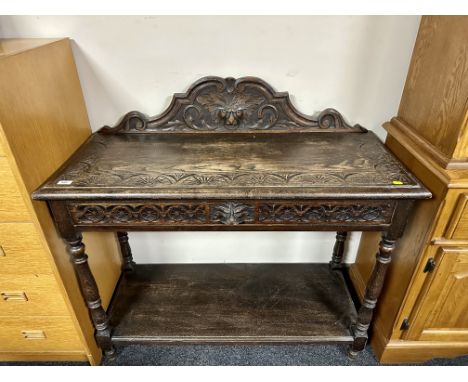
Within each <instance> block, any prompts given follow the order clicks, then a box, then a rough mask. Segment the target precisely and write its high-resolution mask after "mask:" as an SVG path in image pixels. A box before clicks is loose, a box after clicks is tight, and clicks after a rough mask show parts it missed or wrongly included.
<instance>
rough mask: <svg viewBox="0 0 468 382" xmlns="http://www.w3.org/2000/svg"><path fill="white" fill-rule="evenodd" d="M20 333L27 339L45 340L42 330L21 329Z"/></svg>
mask: <svg viewBox="0 0 468 382" xmlns="http://www.w3.org/2000/svg"><path fill="white" fill-rule="evenodd" d="M21 334H22V335H23V337H24V338H26V339H27V340H45V339H46V338H47V337H46V335H45V333H44V332H43V331H42V330H23V331H22V332H21Z"/></svg>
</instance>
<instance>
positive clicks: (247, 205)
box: [68, 200, 395, 227]
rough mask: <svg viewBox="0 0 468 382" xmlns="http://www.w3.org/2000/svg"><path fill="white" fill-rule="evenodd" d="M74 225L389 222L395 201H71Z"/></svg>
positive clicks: (378, 223)
mask: <svg viewBox="0 0 468 382" xmlns="http://www.w3.org/2000/svg"><path fill="white" fill-rule="evenodd" d="M68 208H69V211H70V214H71V216H72V218H73V221H74V223H75V224H76V225H77V226H86V225H93V226H96V225H102V226H125V225H127V224H128V225H132V226H135V225H136V226H138V225H141V226H145V227H147V226H158V225H162V226H174V225H179V226H203V225H207V226H213V225H215V226H216V225H218V226H238V225H244V226H245V225H248V226H255V225H261V226H263V227H266V226H275V225H281V226H287V225H292V226H301V225H303V226H312V225H320V226H327V225H338V224H341V223H347V224H349V223H356V225H357V226H366V225H369V226H371V225H374V226H375V225H388V224H390V222H391V219H392V216H393V211H394V209H395V203H394V202H391V201H375V202H369V201H366V202H365V203H360V202H359V201H355V202H354V201H353V202H349V201H343V202H333V201H306V202H301V201H294V202H291V201H287V202H283V201H278V202H275V201H272V202H256V201H239V200H237V201H211V202H148V201H147V202H141V203H137V202H128V203H127V202H122V203H112V202H99V203H97V202H90V203H71V204H69V205H68Z"/></svg>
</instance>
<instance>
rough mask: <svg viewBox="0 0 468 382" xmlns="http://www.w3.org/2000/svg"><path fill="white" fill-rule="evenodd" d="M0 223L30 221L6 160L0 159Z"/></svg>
mask: <svg viewBox="0 0 468 382" xmlns="http://www.w3.org/2000/svg"><path fill="white" fill-rule="evenodd" d="M0 181H1V182H2V186H1V187H0V222H18V221H30V220H31V216H30V214H29V211H28V209H27V207H26V204H25V202H24V200H23V197H22V196H21V193H20V190H19V188H18V185H17V184H16V180H15V178H14V176H13V173H12V172H11V169H10V166H9V164H8V161H7V158H2V157H0Z"/></svg>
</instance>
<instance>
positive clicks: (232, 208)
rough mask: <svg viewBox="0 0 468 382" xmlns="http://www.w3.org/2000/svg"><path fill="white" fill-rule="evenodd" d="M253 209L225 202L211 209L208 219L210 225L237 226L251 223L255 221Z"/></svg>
mask: <svg viewBox="0 0 468 382" xmlns="http://www.w3.org/2000/svg"><path fill="white" fill-rule="evenodd" d="M254 212H255V208H254V206H253V205H249V204H243V203H237V202H226V203H222V204H218V205H214V206H212V207H211V211H210V218H211V222H212V223H221V224H228V225H237V224H245V223H253V222H254V221H255V214H254Z"/></svg>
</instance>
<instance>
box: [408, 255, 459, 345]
mask: <svg viewBox="0 0 468 382" xmlns="http://www.w3.org/2000/svg"><path fill="white" fill-rule="evenodd" d="M435 261H436V268H435V269H434V271H433V275H431V276H432V277H429V278H428V280H427V282H428V285H427V289H426V293H425V295H424V297H423V298H422V301H420V304H421V305H420V307H419V309H418V312H417V313H416V315H415V316H414V317H413V318H412V319H411V320H410V330H409V333H408V336H407V338H408V339H410V338H411V339H414V340H420V341H450V342H468V293H467V291H468V248H450V247H440V248H438V250H437V254H436V256H435Z"/></svg>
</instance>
